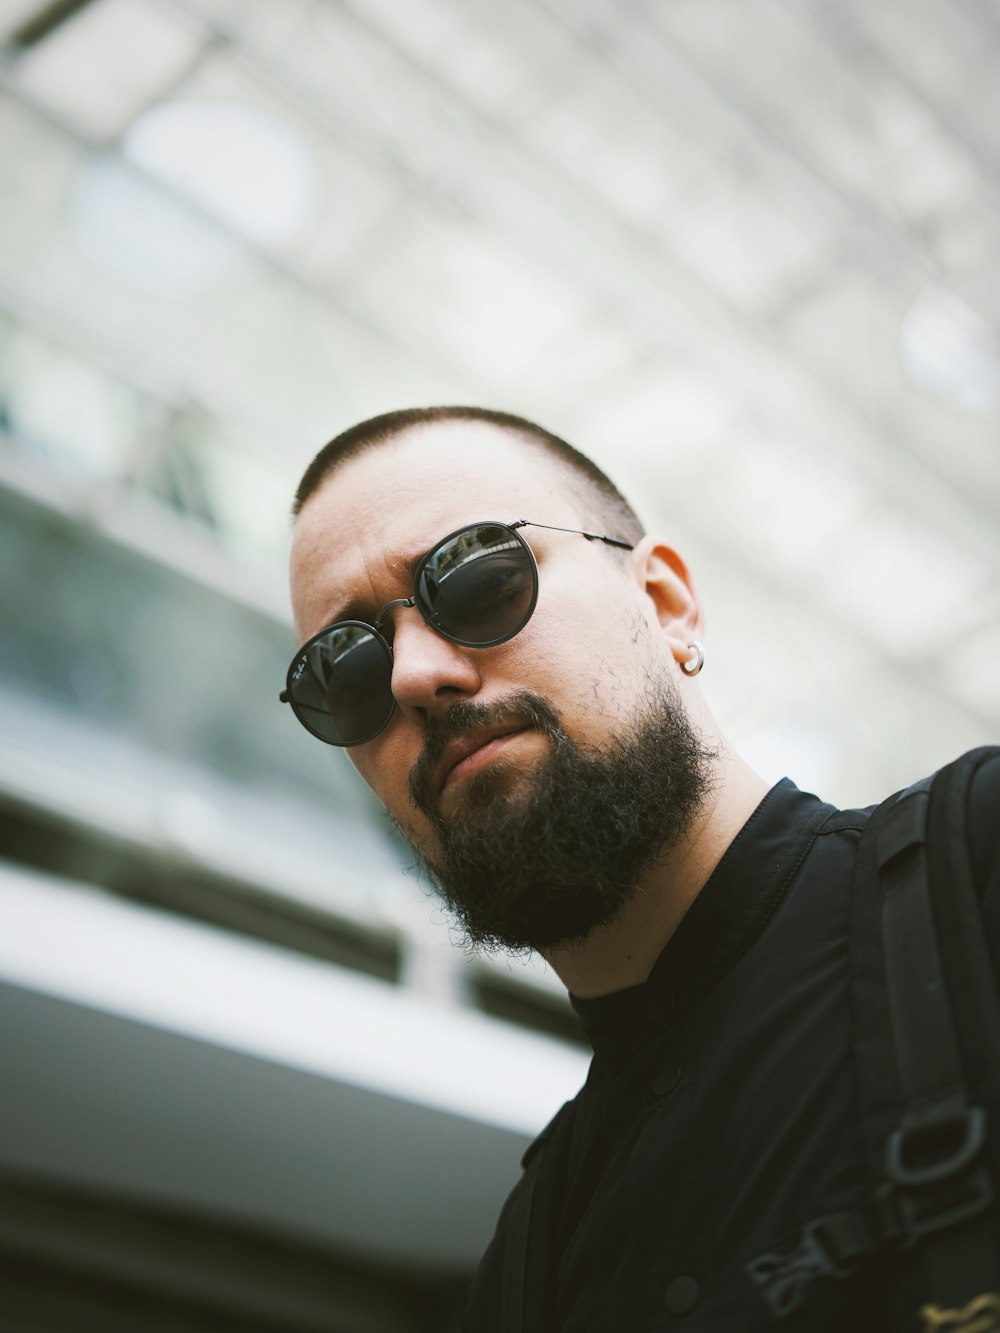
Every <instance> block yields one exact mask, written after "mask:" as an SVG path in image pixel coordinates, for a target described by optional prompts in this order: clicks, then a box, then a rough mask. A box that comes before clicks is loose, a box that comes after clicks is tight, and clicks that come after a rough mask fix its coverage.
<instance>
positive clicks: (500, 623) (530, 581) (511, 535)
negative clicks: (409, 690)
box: [278, 518, 632, 745]
mask: <svg viewBox="0 0 1000 1333" xmlns="http://www.w3.org/2000/svg"><path fill="white" fill-rule="evenodd" d="M518 528H547V529H548V530H549V531H551V532H569V533H573V534H574V535H575V536H579V537H585V538H586V539H587V541H597V542H604V543H606V544H607V545H608V546H619V547H621V548H622V549H623V550H625V551H631V550H632V545H631V543H630V542H624V541H620V540H619V539H618V538H617V537H605V536H602V535H601V534H600V533H598V532H584V531H583V529H582V528H559V527H555V526H553V525H552V524H551V523H532V522H530V521H529V520H528V519H526V518H519V519H518V520H517V521H516V522H515V523H471V524H470V525H469V526H468V527H465V528H459V529H458V530H457V531H456V532H450V533H449V534H448V536H447V537H443V538H442V539H441V541H439V542H438V543H437V545H436V546H432V547H431V549H430V550H429V551H428V552H427V554H426V555H424V556H422V557H421V559H420V562H419V564H418V565H417V568H416V573H415V575H414V580H413V596H412V597H396V598H393V600H392V601H390V602H386V604H385V606H383V607H382V609H381V610H380V611H379V613H378V615H377V616H376V617H375V620H374V622H373V623H372V624H370V625H369V624H366V622H365V621H363V620H338V621H337V622H336V623H335V624H333V625H328V626H327V627H326V629H321V630H320V632H319V633H318V634H314V635H313V637H312V638H311V639H309V640H307V641H306V642H305V643H304V644H303V645H302V647H301V648H300V649H299V651H298V652H297V653H296V655H295V657H294V658H293V659H292V664H291V666H290V667H289V668H288V678H287V681H286V683H285V688H284V689H283V690H282V691H281V694H280V695H279V696H278V697H279V698H280V700H281V702H282V703H287V704H291V706H292V712H293V713H294V714H295V716H296V717H297V718H298V719H299V721H300V722H301V723H302V725H303V726H304V727H305V729H306V731H309V732H311V733H312V735H314V736H316V737H318V738H319V740H321V741H325V742H326V743H327V745H364V743H365V741H370V740H372V739H373V738H374V737H375V736H377V735H378V734H379V732H380V731H382V730H383V728H384V727H386V726H387V725H388V723H389V719H390V718H391V717H392V714H393V712H394V710H395V707H396V700H395V698H394V697H393V693H392V648H391V647H390V646H389V644H388V642H387V641H386V639H385V638H384V637H383V635H382V633H381V628H382V621H383V620H384V618H385V615H386V612H387V611H389V610H391V609H392V607H394V606H415V607H416V608H417V610H418V611H419V612H420V614H421V615H422V616H423V618H424V620H425V621H426V622H427V624H428V625H430V627H431V628H432V629H434V630H436V631H437V632H438V634H440V635H442V636H443V637H444V638H446V639H450V640H451V641H452V643H458V644H461V645H462V646H463V647H464V648H493V647H495V646H496V645H497V644H499V643H506V642H507V640H508V639H512V638H513V637H514V635H515V634H518V633H520V631H521V630H522V629H524V627H525V625H526V624H527V623H528V621H529V620H530V619H531V613H532V612H533V611H534V609H535V604H536V603H537V601H538V565H537V563H536V561H535V556H534V552H533V551H532V549H531V547H530V546H529V545H528V543H527V542H526V541H525V540H524V538H523V537H522V536H521V535H520V533H519V532H518Z"/></svg>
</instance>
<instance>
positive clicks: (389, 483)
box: [292, 422, 700, 947]
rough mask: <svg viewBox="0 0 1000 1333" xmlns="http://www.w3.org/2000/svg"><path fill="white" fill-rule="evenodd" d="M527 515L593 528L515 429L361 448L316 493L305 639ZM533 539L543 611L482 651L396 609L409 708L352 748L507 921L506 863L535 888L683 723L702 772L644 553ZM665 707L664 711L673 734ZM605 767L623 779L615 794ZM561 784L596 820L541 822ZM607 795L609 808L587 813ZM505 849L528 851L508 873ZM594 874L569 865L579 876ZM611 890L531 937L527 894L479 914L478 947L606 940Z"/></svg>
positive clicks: (305, 542) (401, 678)
mask: <svg viewBox="0 0 1000 1333" xmlns="http://www.w3.org/2000/svg"><path fill="white" fill-rule="evenodd" d="M519 518H527V519H530V520H536V521H537V522H539V523H551V524H556V525H560V526H564V527H567V528H577V527H586V526H588V522H587V521H586V517H585V516H584V515H583V514H582V513H581V511H580V506H579V502H578V501H576V500H575V499H574V498H573V495H572V492H571V490H570V488H569V487H568V486H567V482H566V475H565V473H564V471H563V470H562V469H561V468H560V467H559V465H557V464H555V463H554V462H552V461H550V460H549V459H547V458H546V457H544V455H540V454H539V453H538V452H537V451H535V450H533V449H531V448H528V447H526V446H525V445H524V444H523V443H522V442H521V441H519V440H518V439H517V437H516V436H512V435H511V434H510V433H508V432H506V431H504V430H502V429H500V428H497V427H494V426H491V425H486V424H485V423H464V422H461V423H460V422H448V423H442V424H439V425H434V426H423V427H419V428H417V429H415V430H411V431H409V432H407V433H406V434H404V435H401V436H399V437H397V439H395V440H394V441H392V442H390V443H389V444H387V445H384V446H380V447H377V448H375V449H373V450H370V451H369V452H368V453H365V454H362V455H361V456H359V457H357V458H354V459H352V460H350V461H349V462H347V463H345V464H343V465H341V466H340V467H339V468H338V469H336V470H335V471H334V472H333V474H332V476H331V477H330V478H329V479H328V480H327V481H326V483H325V484H324V485H323V486H322V487H321V489H320V490H319V491H318V492H317V493H316V494H315V495H314V496H313V497H312V498H311V499H310V500H309V501H308V502H307V504H306V505H305V507H304V509H303V511H302V513H301V515H300V517H299V520H298V524H297V527H296V532H295V539H294V543H293V550H292V600H293V606H294V612H295V620H296V627H297V630H298V633H299V636H300V639H301V640H303V641H304V640H305V639H307V638H309V637H310V636H312V635H313V634H315V633H316V632H318V631H319V630H320V629H322V628H323V627H324V626H326V625H328V624H330V623H331V622H332V621H334V620H336V619H339V618H341V617H342V615H343V612H344V608H345V607H347V606H348V605H350V606H351V608H352V610H351V616H352V618H357V619H363V620H368V621H371V620H374V618H375V616H376V615H377V613H378V611H379V609H380V608H381V607H382V606H384V605H385V603H386V602H388V601H390V600H391V599H393V598H405V597H409V596H411V595H412V592H413V582H412V574H411V573H410V572H409V571H410V568H412V561H413V559H414V558H415V557H418V556H420V555H422V554H423V553H424V552H425V551H427V550H428V548H430V547H431V546H433V545H434V544H435V543H436V542H437V541H438V540H439V539H440V538H441V537H443V536H445V535H446V534H447V533H449V532H452V531H453V530H455V529H456V528H460V527H462V526H464V525H466V524H469V523H473V522H476V521H481V520H486V519H492V520H499V521H501V522H512V521H514V520H516V519H519ZM523 535H524V536H525V537H526V539H527V540H528V542H529V544H530V545H531V547H532V550H533V551H534V553H535V557H536V560H537V562H538V574H539V592H538V604H537V606H536V608H535V611H534V613H533V615H532V617H531V619H530V620H529V622H528V624H527V625H526V626H525V627H524V629H522V630H521V631H520V633H519V634H517V635H516V636H515V637H514V638H513V639H511V640H509V641H508V642H507V643H503V644H500V645H498V646H496V647H493V648H465V647H462V646H461V645H458V644H455V643H452V642H450V641H449V640H447V639H445V638H443V637H442V636H441V635H439V634H437V633H436V632H435V631H434V630H432V629H431V628H430V626H428V625H427V624H426V623H425V622H424V620H423V619H422V617H421V615H420V613H419V611H417V609H416V608H414V607H398V608H393V609H392V610H391V611H390V612H389V613H388V614H387V616H386V620H385V622H384V623H383V627H382V628H383V632H384V633H385V635H386V637H387V638H388V639H389V641H390V642H391V644H392V651H393V677H392V688H393V693H394V696H395V699H396V710H395V712H394V714H393V716H392V719H391V720H390V722H389V724H388V726H387V727H386V728H385V730H384V731H382V732H381V733H380V734H379V735H378V736H376V737H375V738H374V739H373V740H371V741H368V742H367V743H366V744H364V745H360V746H356V747H353V748H352V749H351V750H350V751H349V754H350V758H351V760H352V762H353V763H354V764H355V766H356V767H357V769H358V771H359V772H360V773H361V775H362V776H363V777H364V779H365V781H366V782H367V783H368V784H369V785H370V786H371V787H372V789H373V790H374V791H375V793H376V794H377V795H378V796H379V797H380V798H381V800H382V801H383V803H384V804H385V806H386V808H387V810H388V811H389V813H390V815H391V816H392V817H393V819H394V820H395V821H396V823H397V824H398V825H399V827H400V829H401V830H402V831H403V833H404V835H405V836H406V837H407V838H408V840H409V841H410V842H411V844H412V845H413V847H414V849H415V850H416V851H417V853H418V854H419V855H420V856H421V858H423V859H424V860H425V862H427V863H428V864H429V865H430V867H431V869H432V872H433V873H434V874H435V877H436V878H438V880H439V882H441V886H442V888H443V890H444V893H445V897H446V900H449V901H451V902H452V905H453V906H455V908H456V911H458V913H459V915H466V914H465V911H464V905H463V903H462V901H461V895H462V893H463V892H464V891H465V890H464V883H465V881H471V880H472V879H474V878H476V877H477V876H480V877H482V876H485V880H484V883H483V884H482V885H481V887H480V890H479V894H480V897H481V898H482V899H483V900H484V904H485V906H484V911H485V913H486V917H488V916H489V910H488V904H489V900H491V899H495V898H497V897H498V896H499V894H500V888H499V885H498V884H497V885H491V884H490V883H489V875H490V867H491V866H495V869H496V873H497V876H498V879H502V880H504V881H505V882H506V881H509V880H511V879H514V878H517V879H520V880H523V881H525V882H527V878H529V877H530V870H529V865H528V863H529V861H531V862H532V863H535V862H537V864H538V865H542V864H543V863H544V861H545V856H544V855H542V852H543V851H544V850H545V848H543V847H542V846H541V845H540V844H546V845H547V844H549V843H552V842H555V843H560V842H566V843H571V844H574V845H579V844H581V840H582V839H584V840H585V838H586V836H587V833H588V829H589V828H590V826H592V825H593V824H594V823H595V821H597V822H600V818H601V814H602V812H603V811H604V809H605V806H606V800H607V799H611V800H614V799H615V792H616V789H617V788H619V787H620V786H621V785H622V783H623V782H626V783H629V784H630V785H631V777H630V774H631V775H633V776H634V775H639V777H641V775H642V774H644V773H646V772H647V771H648V770H649V766H650V762H656V756H657V755H659V754H660V753H661V752H664V753H665V759H664V761H663V762H664V763H667V762H669V763H670V764H672V765H673V766H674V768H675V767H676V765H677V762H678V760H677V758H676V756H674V755H673V754H672V752H671V751H670V744H671V741H670V736H669V735H668V736H666V737H665V736H664V735H663V734H662V732H663V727H662V725H660V723H662V720H663V717H664V716H665V717H667V719H668V721H669V726H668V728H667V729H668V731H671V734H673V732H675V731H676V725H675V724H677V723H678V722H679V723H680V724H681V730H682V732H683V736H682V741H683V744H682V745H681V747H680V748H681V750H683V751H684V756H682V757H681V759H680V761H679V762H680V763H681V765H682V766H684V765H685V764H686V765H687V768H688V769H690V770H692V771H693V769H695V768H698V767H699V764H700V756H699V755H698V754H696V753H695V752H696V750H697V741H696V738H694V737H693V736H692V735H691V734H690V733H689V731H687V732H685V731H684V724H686V717H685V715H684V710H683V707H682V705H681V704H680V702H679V700H678V699H677V697H676V693H677V692H676V689H675V687H674V686H673V683H672V681H673V676H674V675H675V668H674V664H673V656H672V652H671V649H670V647H669V645H668V642H667V640H666V637H665V636H664V634H663V633H662V630H661V625H660V620H659V618H658V616H657V607H656V605H655V603H654V601H653V600H652V599H651V598H650V597H649V596H648V595H647V593H646V590H645V586H644V581H643V576H642V572H641V569H640V568H639V566H638V564H637V560H636V558H635V557H633V556H631V555H629V554H628V553H624V552H622V553H611V552H610V551H609V549H608V548H605V547H602V546H600V545H599V544H597V543H592V542H587V541H585V540H584V539H583V538H582V537H579V536H574V535H572V534H570V533H559V532H547V531H545V530H543V529H536V528H526V529H524V530H523ZM609 535H611V536H616V535H619V534H616V533H610V534H609ZM651 714H657V715H658V716H659V718H660V723H658V724H657V726H658V727H659V730H655V729H654V732H655V734H654V733H650V732H649V727H648V725H647V723H648V719H649V717H650V715H651ZM637 728H638V729H639V731H642V730H643V728H645V733H647V734H645V739H644V741H643V747H644V748H642V749H641V751H640V750H636V748H635V746H634V745H631V741H629V744H628V745H626V746H625V749H626V750H628V749H629V746H631V751H634V753H632V754H631V757H630V758H629V760H628V762H629V763H630V764H631V768H629V767H628V766H626V768H625V769H621V768H620V766H619V768H618V769H615V770H614V771H613V772H612V771H611V770H609V769H608V765H607V763H605V761H604V757H605V756H608V755H610V754H612V753H615V754H617V755H618V757H619V759H620V758H621V751H622V748H623V747H622V744H621V742H622V740H623V738H625V739H626V740H628V739H629V738H633V737H635V736H636V734H637ZM671 729H672V730H671ZM581 764H582V767H581ZM595 764H596V765H597V767H596V768H595ZM598 768H599V769H600V773H601V774H603V776H604V779H605V780H606V783H607V787H608V790H607V792H606V793H604V794H602V795H598V794H597V793H598V792H600V790H601V779H600V777H599V776H598ZM640 770H641V771H640ZM699 771H700V770H699ZM664 776H665V777H666V781H667V785H668V787H669V785H670V783H671V781H673V779H674V772H673V769H671V770H670V771H669V772H667V773H666V774H663V773H658V774H657V781H658V783H660V785H662V782H660V779H661V778H663V777H664ZM688 777H689V779H690V778H691V773H689V774H688ZM675 785H676V786H677V799H676V800H675V801H674V806H675V807H676V811H675V813H678V814H680V813H683V814H684V815H685V816H687V815H689V814H690V810H689V809H687V808H685V809H684V810H683V811H682V810H681V807H689V806H690V805H691V804H692V802H694V801H695V800H696V798H697V796H698V795H700V788H699V789H698V790H697V791H695V790H694V789H693V788H692V781H691V780H689V781H687V783H686V785H685V782H683V781H682V782H680V783H679V784H675ZM695 786H697V784H695ZM563 789H565V791H566V799H565V800H563V799H562V798H561V796H560V792H561V790H563ZM543 790H544V791H545V793H546V795H545V800H546V801H548V802H550V803H551V804H553V806H554V807H559V806H560V805H564V806H565V805H572V806H573V807H574V808H575V812H576V816H577V823H576V825H574V824H573V822H572V816H573V814H574V810H563V811H561V812H560V811H559V810H558V809H556V813H557V815H558V816H559V818H558V819H557V820H556V821H555V822H553V821H552V819H551V818H550V817H549V815H548V814H545V815H544V819H543V822H542V824H540V825H537V823H536V824H532V819H534V820H535V821H537V820H538V819H539V818H541V814H540V812H539V810H538V809H537V808H536V807H537V806H538V802H539V798H540V794H541V793H542V791H543ZM588 794H590V796H591V798H592V800H593V801H596V802H599V808H597V809H592V810H590V811H589V812H586V814H585V815H584V811H583V803H584V802H585V801H586V799H587V797H588ZM626 800H627V798H626ZM667 814H668V816H669V811H668V812H667ZM563 815H565V816H567V817H568V818H569V819H570V822H569V823H566V822H565V820H563V819H562V816H563ZM663 816H664V812H663V811H662V810H658V811H656V812H655V813H653V812H651V813H650V815H649V817H648V818H647V821H646V826H645V827H644V828H643V830H642V831H638V830H636V831H635V833H634V837H635V838H637V839H639V840H640V842H644V843H648V842H649V840H650V838H651V837H652V836H653V830H652V828H651V827H650V824H651V821H653V820H655V822H656V825H657V826H658V825H659V824H660V823H661V822H662V820H663ZM669 822H670V821H669V817H668V819H667V823H668V824H669ZM504 829H506V830H507V832H508V833H510V832H511V831H512V830H516V832H517V835H518V836H517V837H507V836H506V834H504V833H503V830H504ZM677 835H678V831H677V830H676V829H673V830H668V836H672V837H673V836H677ZM498 836H499V841H497V837H498ZM453 842H455V843H456V844H457V845H459V846H461V847H464V848H466V850H468V849H469V848H470V847H471V848H472V851H473V853H474V855H473V860H472V861H469V860H468V859H465V860H463V859H462V857H461V856H459V858H458V860H457V861H455V857H454V854H455V847H453V846H451V845H450V844H451V843H453ZM515 844H516V845H517V847H518V850H516V851H515V850H512V849H513V848H514V846H515ZM504 847H507V848H508V852H505V851H504V850H503V848H504ZM568 850H572V849H568ZM642 850H643V849H642V848H641V847H640V848H639V851H642ZM657 850H658V848H657V847H653V848H649V849H648V851H649V853H650V854H652V853H655V851H657ZM536 852H537V853H538V855H537V856H535V855H534V853H536ZM464 854H465V853H463V854H462V855H464ZM505 855H509V856H510V857H512V858H513V859H510V860H509V862H508V864H507V865H503V864H501V862H502V861H503V858H504V856H505ZM638 855H639V853H638V852H637V856H638ZM633 859H635V858H633ZM639 859H640V860H642V859H644V857H643V856H639ZM645 859H648V857H647V858H645ZM612 860H619V861H620V860H621V857H620V856H619V857H617V858H616V857H614V856H613V857H612ZM451 862H454V864H453V865H452V873H453V876H454V877H455V878H456V879H457V880H459V881H462V882H461V883H457V884H455V885H449V884H447V883H443V882H442V881H443V880H445V879H446V878H447V869H446V868H447V867H448V865H449V864H450V863H451ZM477 865H478V866H479V867H480V868H479V869H478V870H477V869H476V866H477ZM633 870H634V871H635V873H636V874H637V873H638V869H637V866H636V867H633ZM544 873H545V875H546V877H547V879H549V880H551V878H552V876H553V875H558V874H559V870H558V868H557V867H555V866H554V865H550V866H549V868H548V869H547V870H546V871H545V872H544ZM581 875H582V870H581V869H580V868H577V869H576V870H573V869H572V867H571V866H569V865H567V866H566V867H565V876H564V877H569V878H573V879H574V880H579V879H580V877H581ZM634 877H635V874H633V878H634ZM507 887H508V890H509V889H510V885H508V886H507ZM631 888H634V885H632V886H631ZM515 896H516V895H515ZM564 896H565V895H564ZM599 896H600V897H601V900H602V902H604V906H603V907H601V906H600V905H597V906H593V907H591V908H590V909H588V911H587V912H584V915H583V916H582V917H581V916H579V915H578V914H577V915H576V916H574V917H573V920H572V921H571V922H570V924H569V925H568V926H567V925H565V923H564V924H560V923H559V922H558V921H555V920H551V921H549V920H547V921H546V922H545V923H544V924H543V923H542V922H541V921H536V922H535V923H534V924H533V925H531V926H527V925H525V927H524V928H523V929H519V928H518V923H517V921H516V920H514V918H515V917H516V916H517V914H518V912H519V911H520V909H519V908H516V907H513V906H512V908H511V912H512V913H513V916H512V917H511V919H510V920H507V919H506V917H505V918H504V919H503V920H499V921H498V920H494V919H490V920H486V919H485V917H484V919H483V921H482V922H480V923H479V924H478V925H477V923H476V922H475V921H472V920H471V919H467V920H466V922H465V924H466V925H467V927H468V929H469V934H470V936H471V937H472V938H473V939H474V940H488V941H491V942H494V943H503V944H507V945H510V946H516V945H522V944H531V945H534V946H535V947H544V945H545V944H546V943H554V942H556V940H557V939H559V938H567V937H574V935H575V936H579V935H580V934H581V933H586V931H587V930H589V929H590V928H592V926H593V924H595V923H594V921H593V920H592V918H593V916H594V914H595V913H597V914H598V915H600V914H601V913H603V915H604V916H605V917H607V916H608V914H609V913H613V907H612V905H610V903H609V902H606V901H605V900H606V899H607V892H606V889H605V888H602V890H601V893H600V895H599ZM501 915H502V914H501ZM508 915H510V914H508ZM571 915H572V914H571ZM549 916H551V913H549ZM543 936H544V938H542V937H543Z"/></svg>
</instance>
